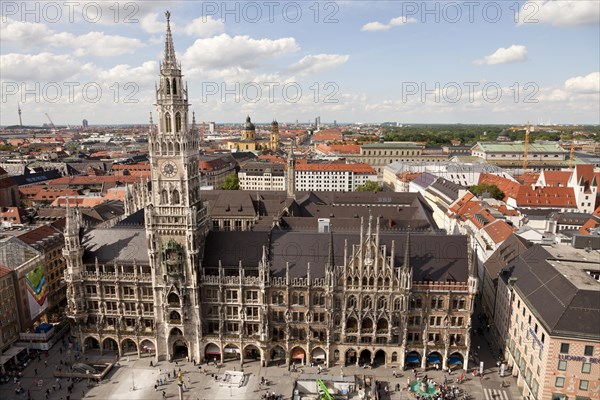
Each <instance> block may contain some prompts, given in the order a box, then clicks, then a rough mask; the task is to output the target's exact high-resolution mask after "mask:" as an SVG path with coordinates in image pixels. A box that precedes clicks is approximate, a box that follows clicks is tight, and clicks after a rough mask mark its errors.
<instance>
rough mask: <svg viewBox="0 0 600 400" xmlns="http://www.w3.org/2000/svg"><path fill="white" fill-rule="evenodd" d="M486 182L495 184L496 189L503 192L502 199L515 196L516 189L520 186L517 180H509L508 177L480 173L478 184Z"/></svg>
mask: <svg viewBox="0 0 600 400" xmlns="http://www.w3.org/2000/svg"><path fill="white" fill-rule="evenodd" d="M482 183H486V184H488V185H496V186H497V187H498V189H500V190H502V192H503V193H504V201H506V199H507V198H509V197H513V198H514V197H515V196H516V194H517V191H518V190H519V188H520V187H521V185H520V184H519V183H518V182H514V181H511V180H510V179H508V178H504V177H501V176H498V175H494V174H481V175H480V176H479V184H482Z"/></svg>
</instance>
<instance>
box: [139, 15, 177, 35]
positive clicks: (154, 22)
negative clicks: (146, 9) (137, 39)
mask: <svg viewBox="0 0 600 400" xmlns="http://www.w3.org/2000/svg"><path fill="white" fill-rule="evenodd" d="M140 26H141V27H142V30H143V31H144V32H147V33H159V32H164V31H165V30H166V29H167V28H166V26H167V25H166V23H165V20H164V17H163V18H162V19H161V20H160V21H159V20H158V13H157V12H156V13H149V14H147V15H145V16H143V17H142V18H140ZM171 29H173V23H171Z"/></svg>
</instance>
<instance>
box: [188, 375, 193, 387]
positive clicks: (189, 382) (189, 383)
mask: <svg viewBox="0 0 600 400" xmlns="http://www.w3.org/2000/svg"><path fill="white" fill-rule="evenodd" d="M191 384H192V378H190V377H189V376H188V385H191Z"/></svg>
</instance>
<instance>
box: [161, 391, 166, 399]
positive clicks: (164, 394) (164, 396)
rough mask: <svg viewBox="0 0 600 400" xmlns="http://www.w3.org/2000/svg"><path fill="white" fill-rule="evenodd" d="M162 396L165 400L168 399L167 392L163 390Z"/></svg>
mask: <svg viewBox="0 0 600 400" xmlns="http://www.w3.org/2000/svg"><path fill="white" fill-rule="evenodd" d="M162 396H163V399H166V398H167V392H165V391H164V390H163V393H162Z"/></svg>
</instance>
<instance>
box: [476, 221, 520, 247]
mask: <svg viewBox="0 0 600 400" xmlns="http://www.w3.org/2000/svg"><path fill="white" fill-rule="evenodd" d="M483 230H484V231H486V232H487V234H488V235H489V236H490V238H491V239H492V240H493V241H494V243H502V242H504V241H505V240H506V239H507V238H508V237H509V236H510V235H511V234H512V233H513V229H512V228H511V227H510V225H508V224H507V223H506V222H504V221H502V220H499V219H497V220H496V221H494V222H492V223H490V224H487V225H486V226H485V227H483Z"/></svg>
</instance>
